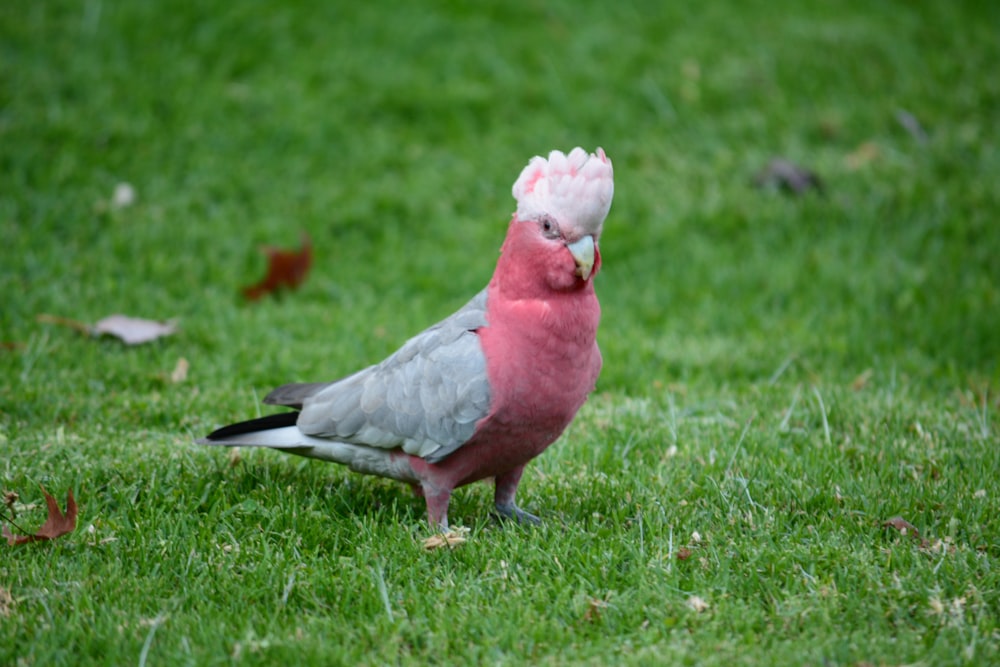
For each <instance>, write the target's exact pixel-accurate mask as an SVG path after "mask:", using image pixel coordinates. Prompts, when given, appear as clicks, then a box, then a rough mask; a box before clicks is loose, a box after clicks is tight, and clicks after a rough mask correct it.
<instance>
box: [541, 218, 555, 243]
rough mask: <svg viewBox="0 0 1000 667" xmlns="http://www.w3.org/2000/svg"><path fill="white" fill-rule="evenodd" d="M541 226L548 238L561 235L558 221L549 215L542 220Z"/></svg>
mask: <svg viewBox="0 0 1000 667" xmlns="http://www.w3.org/2000/svg"><path fill="white" fill-rule="evenodd" d="M539 222H540V226H541V228H542V233H543V234H545V236H547V237H548V238H552V239H554V238H558V237H559V225H558V224H556V221H555V220H553V219H552V218H550V217H549V216H545V217H543V218H542V219H541V220H540V221H539Z"/></svg>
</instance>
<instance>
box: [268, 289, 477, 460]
mask: <svg viewBox="0 0 1000 667" xmlns="http://www.w3.org/2000/svg"><path fill="white" fill-rule="evenodd" d="M485 324H486V291H485V290H484V291H483V292H480V294H479V295H477V296H476V297H475V298H474V299H472V300H471V301H470V302H469V303H467V304H466V305H465V306H464V307H463V308H461V309H460V310H459V311H457V312H456V313H455V314H454V315H452V316H451V317H449V318H447V319H445V320H443V321H441V322H439V323H438V324H435V325H434V326H432V327H430V328H429V329H427V330H425V331H424V332H423V333H420V334H418V335H417V336H414V337H413V338H411V339H410V340H409V341H407V342H406V343H405V344H404V345H403V346H402V347H401V348H400V349H399V350H398V351H397V352H395V353H394V354H393V355H392V356H390V357H389V358H387V359H386V360H385V361H383V362H382V363H380V364H377V365H375V366H370V367H368V368H366V369H364V370H362V371H359V372H358V373H355V374H354V375H351V376H349V377H346V378H344V379H343V380H339V381H337V382H334V383H331V384H329V385H326V386H322V387H321V386H319V385H300V386H302V387H303V390H302V391H301V393H304V394H308V395H306V396H303V397H299V396H300V394H296V393H295V392H294V391H292V392H287V393H288V397H289V398H290V399H292V400H300V401H301V404H302V412H301V413H300V415H299V420H298V427H299V429H300V430H301V431H302V432H303V433H305V434H306V435H312V436H317V437H326V438H333V439H336V440H341V441H344V442H350V443H355V444H362V445H368V446H371V447H382V448H389V449H391V448H396V447H402V449H403V451H405V452H406V453H408V454H413V455H415V456H420V457H422V458H425V459H427V460H429V461H431V462H437V461H440V460H441V459H443V458H444V457H446V456H448V455H449V454H451V453H452V452H454V451H455V450H456V449H458V448H459V447H461V446H462V445H463V444H464V443H465V442H466V441H467V440H468V439H469V438H470V437H472V433H473V432H474V431H475V429H476V424H477V422H479V420H480V419H482V418H483V417H485V416H486V415H487V414H488V413H489V408H490V385H489V378H488V377H487V373H486V357H485V355H484V354H483V349H482V345H481V344H480V342H479V336H478V335H477V334H476V333H475V331H476V329H478V328H479V327H481V326H484V325H485ZM279 391H281V388H279V389H278V390H275V393H277V392H279Z"/></svg>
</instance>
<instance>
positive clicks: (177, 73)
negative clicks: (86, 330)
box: [0, 0, 1000, 666]
mask: <svg viewBox="0 0 1000 667" xmlns="http://www.w3.org/2000/svg"><path fill="white" fill-rule="evenodd" d="M342 4H343V5H345V6H340V5H342ZM397 4H398V3H384V2H371V3H353V4H351V5H349V6H347V3H325V2H318V1H315V0H313V1H308V0H306V1H303V2H299V3H269V2H262V1H248V2H242V3H221V2H205V3H187V2H179V1H172V2H171V1H166V0H165V1H163V2H125V1H123V0H118V1H113V0H107V1H104V2H102V1H101V0H83V1H82V2H68V1H65V0H52V1H49V2H35V3H28V2H12V3H11V2H8V3H6V4H3V5H2V6H0V248H2V249H0V293H2V294H3V295H4V296H3V300H2V302H0V488H2V489H3V490H4V491H14V492H16V493H17V494H19V496H20V498H19V500H18V501H17V503H16V504H15V505H14V507H15V509H16V510H17V519H16V521H17V524H18V525H19V526H21V527H23V528H26V529H31V528H34V527H37V526H39V525H41V523H42V522H43V521H44V520H45V512H44V501H43V498H42V492H41V488H40V487H41V486H44V487H45V488H46V489H47V490H48V491H49V492H51V493H52V494H53V495H54V496H55V497H56V498H57V499H58V500H59V501H60V503H63V502H64V500H65V495H66V492H67V490H70V489H72V490H73V492H74V494H75V496H76V498H77V500H78V501H79V505H80V511H79V518H78V525H77V528H76V530H75V531H74V532H72V533H71V534H69V535H66V536H63V537H61V538H59V539H57V540H53V541H49V542H38V543H33V544H27V545H19V546H9V547H8V546H7V544H6V542H0V548H3V550H4V552H3V556H2V557H0V664H4V665H6V664H10V665H19V666H20V665H62V664H65V665H87V664H95V665H96V664H101V665H104V664H140V665H146V664H149V665H153V664H190V665H212V664H232V663H234V664H282V663H286V662H287V663H292V664H320V665H331V664H529V663H530V664H551V665H561V664H594V665H604V664H636V665H647V664H691V665H694V664H697V665H726V666H731V665H772V664H802V665H816V666H819V665H904V664H906V665H912V664H920V665H965V664H968V665H984V664H1000V417H998V412H1000V362H998V357H1000V225H998V224H997V219H998V218H1000V185H998V184H1000V77H998V76H997V74H996V67H997V65H996V64H997V63H998V62H1000V40H998V39H997V37H996V36H997V34H1000V6H992V5H988V4H987V3H979V2H937V3H935V2H927V3H910V2H901V1H900V2H888V1H887V2H862V1H856V2H855V1H843V2H834V1H833V0H829V1H820V2H815V3H801V2H791V1H790V0H776V1H774V2H756V1H752V2H735V1H734V2H724V3H700V4H698V5H686V4H685V3H654V2H648V3H643V2H617V3H613V4H607V3H580V2H570V1H568V0H556V1H554V2H547V3H541V2H531V1H522V0H511V1H509V2H504V3H483V4H481V5H472V4H467V3H455V2H445V1H439V2H421V3H411V4H409V5H403V6H396V5H397ZM576 145H580V146H583V147H585V148H588V149H590V150H593V149H595V148H596V147H597V146H603V147H604V149H605V150H606V151H607V152H608V154H609V156H610V157H611V158H612V160H613V161H614V164H615V176H616V195H615V203H614V205H613V207H612V210H611V215H610V216H609V218H608V221H607V223H606V224H605V231H604V236H603V237H602V239H601V251H602V255H603V261H604V265H603V269H602V272H601V274H600V275H599V277H598V279H597V290H598V293H599V296H600V298H601V303H602V309H603V320H602V324H601V330H600V341H601V346H602V350H603V353H604V360H605V366H604V371H603V373H602V376H601V379H600V381H599V383H598V387H597V391H596V392H595V394H594V395H593V396H592V397H591V399H590V401H589V402H588V403H587V405H586V406H584V408H583V410H582V411H581V413H580V414H579V416H578V418H577V420H576V421H575V422H574V423H573V424H572V425H571V426H570V428H569V429H568V430H567V432H566V433H565V435H564V436H563V437H562V438H561V439H560V440H559V441H558V442H557V443H556V444H555V445H553V447H552V448H550V449H549V450H548V451H547V452H546V453H545V454H544V455H542V456H541V457H540V458H539V459H537V460H536V461H535V462H534V463H533V464H532V465H531V466H529V468H528V471H527V473H526V475H525V479H524V482H523V483H522V486H521V491H520V493H519V500H520V502H521V504H522V506H523V507H524V508H525V509H526V510H528V511H531V512H534V513H536V514H539V515H541V516H542V518H543V519H544V523H543V525H542V526H540V527H536V528H527V527H519V526H516V525H506V524H500V523H498V522H496V521H495V520H494V519H492V518H491V517H490V510H491V507H492V492H491V490H490V489H489V487H487V486H484V485H475V486H471V487H466V488H464V489H461V490H459V491H457V492H456V494H455V497H454V499H453V502H452V507H451V512H450V518H451V521H452V523H453V524H460V525H464V526H466V527H467V528H469V530H470V533H469V535H468V541H467V542H466V543H465V544H462V545H460V546H458V547H457V548H455V549H441V550H436V551H432V552H425V551H424V550H423V548H422V542H423V540H424V539H425V538H427V537H428V536H430V535H431V534H432V533H433V531H432V530H431V529H430V528H429V527H428V526H427V524H426V520H425V509H424V506H423V502H422V501H421V500H420V499H418V498H414V497H413V495H412V493H411V492H410V491H409V490H408V489H406V488H405V487H402V486H401V485H398V484H396V483H392V482H388V481H385V480H380V479H375V478H368V477H359V476H355V475H352V474H351V473H349V472H348V471H346V470H343V469H341V468H339V467H336V466H331V465H325V464H322V463H319V462H314V461H308V460H304V459H297V458H288V457H285V456H283V455H281V454H279V453H276V452H271V451H266V450H263V451H250V450H246V449H244V450H240V451H239V452H238V453H235V454H232V453H230V452H228V451H221V450H218V449H208V448H201V447H199V446H197V445H195V444H193V440H194V439H195V438H196V437H201V436H203V435H205V434H206V433H207V432H209V431H210V430H212V429H213V428H215V427H217V426H220V425H222V424H225V423H229V422H231V421H233V420H237V419H241V418H246V417H252V416H254V415H256V414H264V413H265V412H266V411H268V410H270V408H266V407H263V406H260V404H259V399H260V398H261V397H262V396H263V395H264V394H265V393H266V392H267V391H268V390H269V389H271V388H272V387H274V386H276V385H278V384H282V383H285V382H291V381H316V380H327V379H333V378H336V377H339V376H342V375H345V374H347V373H349V372H351V371H354V370H356V369H358V368H360V367H362V366H364V365H367V364H370V363H374V362H377V361H379V360H380V359H382V358H383V357H384V356H385V355H387V354H389V353H390V352H392V351H393V350H394V349H395V348H396V347H398V346H399V345H400V344H401V343H402V342H403V341H404V340H406V339H407V338H408V337H409V336H410V335H413V334H414V333H417V332H418V331H419V330H421V329H423V328H424V327H425V326H428V325H430V324H432V323H434V322H435V321H437V320H438V319H440V318H442V317H444V316H446V315H448V314H449V313H451V312H452V311H453V310H455V309H456V308H458V307H459V306H461V305H462V304H463V303H464V302H465V301H466V300H467V299H468V298H469V297H470V296H472V295H473V294H474V293H476V292H477V291H478V290H479V289H480V288H481V287H482V286H483V285H485V283H486V281H487V280H488V279H489V276H490V275H491V273H492V270H493V266H494V263H495V260H496V257H497V250H498V248H499V245H500V242H501V240H502V239H503V235H504V231H505V226H506V224H507V221H508V220H509V217H510V214H511V212H512V211H513V208H514V202H513V199H512V198H511V197H510V186H511V184H512V182H513V180H514V178H515V177H516V176H517V174H518V173H519V171H520V169H521V168H522V166H523V165H524V164H525V163H526V162H527V160H528V159H529V158H530V157H531V156H533V155H536V154H544V153H547V152H548V151H549V150H551V149H553V148H559V149H562V150H567V151H568V150H569V149H570V148H572V147H573V146H576ZM775 157H782V158H785V159H788V160H791V161H793V162H795V163H797V164H799V165H801V166H802V167H805V168H807V169H809V170H812V171H813V172H815V173H816V174H817V175H818V176H819V178H820V179H821V182H822V187H821V188H820V189H811V190H809V191H807V192H805V193H803V194H801V195H794V194H790V193H788V192H786V191H784V190H782V189H781V188H780V187H757V186H755V176H756V175H757V174H759V173H760V172H761V170H762V169H763V168H764V167H765V165H766V164H767V163H768V161H769V160H771V159H772V158H775ZM123 184H128V185H129V186H131V188H132V189H133V191H134V193H135V199H134V201H131V202H129V201H127V198H126V199H122V198H120V197H119V198H116V197H115V196H114V193H115V191H116V188H118V189H119V190H120V189H121V188H122V186H123ZM302 233H307V234H308V235H309V236H310V238H311V239H312V243H313V246H314V250H315V261H314V264H313V267H312V272H311V274H310V275H309V277H308V279H307V281H306V282H305V283H304V284H303V285H302V286H301V288H299V289H298V290H295V291H292V292H287V293H285V294H282V295H279V296H278V297H276V298H272V297H268V298H265V299H263V300H261V301H260V302H256V303H247V302H246V301H245V300H244V299H242V298H241V296H240V290H241V289H242V288H243V287H245V286H247V285H249V284H251V283H253V282H255V281H256V280H258V279H259V278H260V277H261V276H262V275H263V273H264V269H265V262H264V258H263V256H262V255H261V253H260V251H259V248H260V247H261V246H265V245H275V246H280V247H295V246H296V245H297V244H298V242H299V238H300V235H301V234H302ZM117 312H120V313H127V314H130V315H134V316H138V317H145V318H152V319H158V320H166V319H176V321H177V324H178V328H179V330H178V332H177V333H176V334H174V335H172V336H169V337H166V338H163V339H160V340H157V341H155V342H152V343H148V344H145V345H140V346H135V347H128V346H125V345H123V344H122V343H121V342H119V341H117V340H114V339H111V338H107V337H105V338H92V337H89V336H85V335H81V334H80V333H79V332H78V331H76V330H74V329H72V328H70V327H66V326H59V325H58V324H52V323H51V322H50V321H47V320H44V319H43V320H39V315H43V314H44V315H51V316H56V317H63V318H71V319H73V320H77V321H81V322H88V323H93V322H96V321H97V320H99V319H101V318H103V317H104V316H106V315H109V314H112V313H117ZM182 359H183V360H184V362H186V364H187V372H186V373H181V372H179V371H178V368H179V365H180V366H183V364H181V363H180V360H182ZM3 511H5V513H4V514H3V515H2V516H3V519H4V520H3V523H6V524H9V511H6V510H3ZM897 517H898V518H901V519H902V520H905V521H906V522H908V524H909V525H910V526H911V528H915V529H916V531H917V532H918V535H915V534H914V532H913V530H912V529H910V530H907V531H905V532H904V531H900V530H898V529H897V528H896V527H893V525H886V523H887V522H889V521H890V520H891V519H894V518H897ZM896 525H902V524H900V523H896Z"/></svg>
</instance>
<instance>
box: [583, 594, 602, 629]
mask: <svg viewBox="0 0 1000 667" xmlns="http://www.w3.org/2000/svg"><path fill="white" fill-rule="evenodd" d="M607 608H608V601H607V600H599V599H597V598H588V599H587V611H585V612H583V620H584V621H586V622H587V623H595V622H597V621H599V620H601V614H602V613H604V610H605V609H607Z"/></svg>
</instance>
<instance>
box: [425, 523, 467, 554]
mask: <svg viewBox="0 0 1000 667" xmlns="http://www.w3.org/2000/svg"><path fill="white" fill-rule="evenodd" d="M468 534H469V529H468V528H462V527H459V528H454V529H452V530H449V531H448V532H447V533H438V534H436V535H431V536H430V537H428V538H427V539H426V540H424V550H425V551H434V550H435V549H440V548H442V547H449V548H451V549H454V548H455V547H457V546H458V545H460V544H465V542H466V536H467V535H468Z"/></svg>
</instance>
